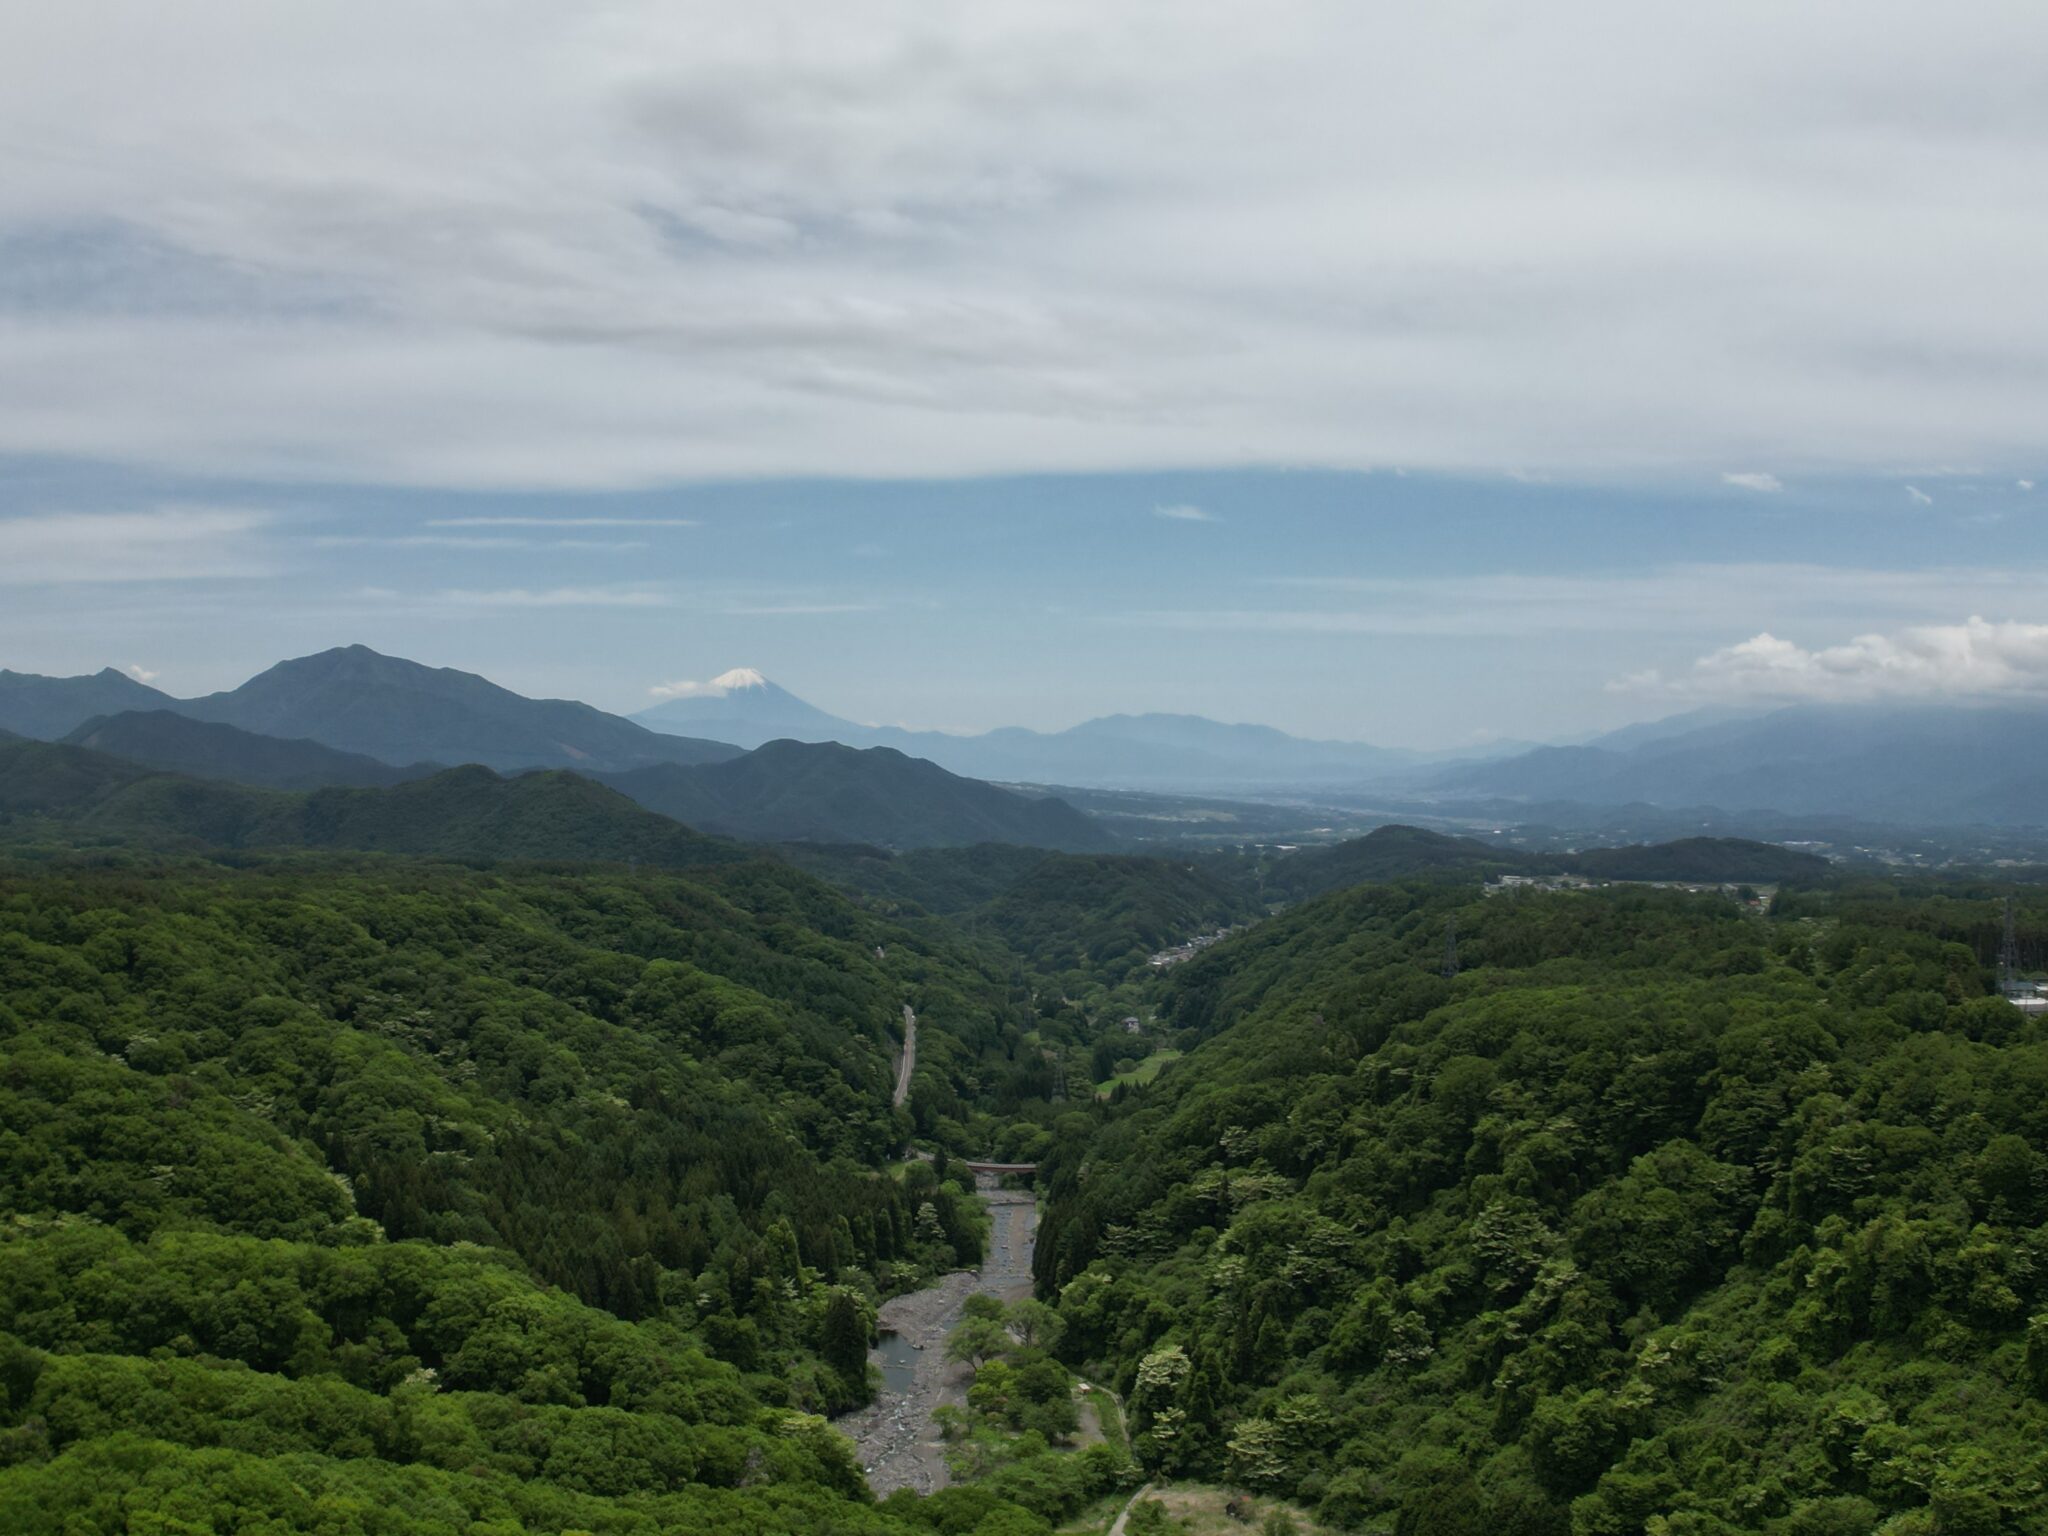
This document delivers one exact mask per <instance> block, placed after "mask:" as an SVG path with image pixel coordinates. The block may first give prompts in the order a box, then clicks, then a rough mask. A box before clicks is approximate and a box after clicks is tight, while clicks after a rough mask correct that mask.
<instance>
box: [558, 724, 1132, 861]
mask: <svg viewBox="0 0 2048 1536" xmlns="http://www.w3.org/2000/svg"><path fill="white" fill-rule="evenodd" d="M599 777H601V778H603V779H604V781H605V782H606V783H608V784H610V785H612V786H613V787H614V788H617V789H619V790H621V791H623V792H624V793H625V794H628V795H630V796H632V798H633V799H635V800H637V801H639V802H640V804H642V805H644V806H646V807H647V808H648V809H650V810H654V811H659V812H660V813H661V814H662V815H664V816H672V817H674V818H675V819H676V820H677V821H681V822H685V823H687V824H688V825H690V826H693V827H699V828H702V829H703V830H705V831H707V832H717V833H721V834H723V835H725V836H728V837H737V838H743V839H746V840H748V841H753V842H794V841H807V842H824V843H869V844H876V845H879V846H881V847H886V848H932V847H944V846H954V845H972V844H976V843H1008V844H1012V845H1015V846H1019V847H1027V848H1061V849H1067V850H1070V851H1086V850H1090V849H1099V848H1108V847H1110V846H1112V845H1113V843H1114V841H1115V839H1113V838H1112V837H1110V835H1109V834H1108V833H1106V832H1104V831H1103V830H1102V828H1101V826H1100V825H1098V824H1097V823H1096V822H1095V821H1094V819H1093V818H1091V817H1088V816H1084V815H1083V814H1082V813H1081V812H1079V811H1077V810H1075V809H1074V808H1073V807H1072V806H1071V805H1068V804H1067V803H1066V802H1065V801H1064V800H1058V799H1054V798H1051V797H1047V796H1032V795H1025V794H1020V793H1018V792H1017V791H1015V790H1010V789H1003V788H1001V787H999V786H997V785H994V784H984V783H982V782H981V781H980V780H978V779H964V778H961V777H960V776H959V775H958V774H953V773H948V772H947V771H946V770H945V769H943V768H941V767H939V766H938V765H937V764H935V763H928V762H925V761H923V760H921V759H919V758H914V757H906V756H905V755H904V754H903V753H901V752H897V751H895V750H893V749H891V748H888V747H872V748H869V749H867V750H866V751H861V750H857V749H855V748H853V747H843V746H840V745H839V744H838V743H836V742H819V743H807V742H799V741H771V742H769V743H767V744H766V745H765V746H762V747H760V748H758V749H756V750H755V751H752V752H749V753H747V754H746V755H745V756H744V757H737V758H734V759H732V760H731V761H729V762H723V763H708V764H700V765H696V766H689V767H684V766H679V765H676V764H659V765H656V766H653V767H647V768H636V769H634V770H633V771H631V772H629V773H616V774H603V775H599Z"/></svg>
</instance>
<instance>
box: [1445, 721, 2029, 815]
mask: <svg viewBox="0 0 2048 1536" xmlns="http://www.w3.org/2000/svg"><path fill="white" fill-rule="evenodd" d="M1658 724H1661V725H1664V726H1666V727H1669V728H1668V729H1661V730H1660V729H1657V728H1656V727H1655V726H1654V725H1653V726H1652V727H1643V728H1631V729H1630V730H1629V731H1623V732H1616V733H1614V734H1612V735H1610V736H1607V737H1603V738H1599V739H1596V740H1595V741H1594V742H1592V743H1590V744H1588V745H1585V746H1580V747H1546V748H1541V749H1538V750H1537V751H1533V752H1528V753H1524V754H1522V755H1520V756H1517V757H1511V758H1507V759H1505V760H1502V761H1499V762H1491V763H1481V764H1463V765H1458V766H1454V767H1449V768H1444V769H1439V770H1436V771H1435V772H1433V773H1432V774H1430V775H1429V776H1428V777H1427V779H1426V781H1425V783H1426V787H1427V788H1428V789H1429V791H1430V792H1431V793H1433V794H1434V795H1436V796H1438V797H1441V798H1472V799H1493V798H1498V799H1507V800H1521V801H1569V802H1575V803H1578V804H1582V805H1593V806H1616V805H1628V804H1637V803H1639V804H1644V805H1651V806H1713V807H1718V808H1720V809H1722V810H1725V811H1777V812H1781V813H1785V814H1791V815H1829V816H1841V817H1852V818H1857V819H1860V820H1866V821H1877V822H1887V823H1892V824H1899V825H1920V826H1937V825H1967V824H1984V825H1994V826H2048V708H2044V707H2042V706H2040V705H2034V704H2027V705H1998V704H1912V705H1900V704H1827V705H1823V704H1809V705H1796V706H1793V707H1790V708H1785V709H1778V710H1773V711H1770V712H1768V713H1761V714H1758V713H1745V712H1721V713H1718V714H1715V715H1710V716H1705V717H1701V716H1692V717H1678V718H1677V719H1676V720H1674V721H1668V722H1659V723H1658Z"/></svg>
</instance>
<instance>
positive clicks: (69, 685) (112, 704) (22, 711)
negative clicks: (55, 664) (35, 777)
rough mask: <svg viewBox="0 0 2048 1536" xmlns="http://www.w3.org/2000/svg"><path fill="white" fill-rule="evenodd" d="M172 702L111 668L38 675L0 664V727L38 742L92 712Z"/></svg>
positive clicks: (64, 731)
mask: <svg viewBox="0 0 2048 1536" xmlns="http://www.w3.org/2000/svg"><path fill="white" fill-rule="evenodd" d="M177 702H178V701H177V700H176V699H173V698H172V697H171V696H170V695H169V694H167V693H160V692H158V691H157V690H156V689H154V688H152V687H150V686H149V685H148V684H147V683H138V682H137V681H135V679H134V678H132V677H130V676H129V675H128V674H127V673H125V672H116V671H115V670H114V669H113V668H112V667H106V668H103V669H101V670H100V671H98V672H95V673H93V674H92V675H91V676H89V677H41V676H38V675H37V674H35V673H33V672H10V671H8V670H7V669H6V668H4V667H0V728H4V729H6V730H8V731H10V732H12V733H14V734H15V735H18V736H31V737H34V738H35V739H36V740H38V741H55V740H56V739H57V738H58V737H60V736H64V735H68V734H69V733H70V732H72V731H73V730H76V729H77V728H78V726H79V725H80V724H82V723H83V722H85V721H87V720H90V719H92V718H93V717H94V716H95V715H113V714H119V713H120V712H121V711H123V710H129V709H169V708H173V707H175V706H176V704H177Z"/></svg>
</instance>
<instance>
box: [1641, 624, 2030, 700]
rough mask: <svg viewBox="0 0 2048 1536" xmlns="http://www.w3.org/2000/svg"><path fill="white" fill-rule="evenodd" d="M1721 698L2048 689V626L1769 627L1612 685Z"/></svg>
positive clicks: (1967, 693)
mask: <svg viewBox="0 0 2048 1536" xmlns="http://www.w3.org/2000/svg"><path fill="white" fill-rule="evenodd" d="M1612 686H1613V687H1614V688H1615V690H1616V691H1620V692H1656V693H1664V694H1673V695H1683V696H1689V697H1707V698H1715V699H1777V700H1801V701H1818V702H1832V703H1842V702H1855V701H1863V700H1872V699H1911V698H1962V697H1982V696H2030V697H2041V696H2048V624H2028V623H2017V622H2004V623H1992V622H1988V621H1986V620H1984V619H1982V618H1976V617H1972V618H1970V619H1968V620H1966V621H1965V622H1964V623H1961V624H1924V625H1915V626H1913V627H1911V628H1907V629H1903V630H1900V631H1898V632H1897V633H1895V634H1890V635H1885V634H1867V635H1858V636H1856V637H1855V638H1854V639H1852V640H1848V641H1845V642H1843V643H1842V644H1839V645H1831V646H1823V647H1821V648H1820V649H1818V650H1808V649H1807V648H1805V647H1804V646H1801V645H1798V644H1795V643H1794V642H1792V641H1790V640H1783V639H1780V638H1779V637H1778V636H1776V635H1773V634H1771V633H1769V632H1768V631H1766V632H1764V633H1762V634H1758V635H1755V636H1753V637H1752V638H1750V639H1748V640H1744V641H1742V642H1741V643H1740V644H1738V645H1731V646H1726V647H1724V648H1723V649H1721V650H1718V651H1713V652H1711V653H1709V654H1708V655H1705V656H1702V657H1700V658H1699V660H1697V661H1696V662H1694V663H1693V665H1692V668H1691V670H1690V671H1689V672H1688V673H1686V674H1684V675H1683V676H1680V677H1676V678H1669V679H1667V678H1665V677H1663V676H1661V675H1659V674H1658V673H1656V672H1655V671H1649V672H1642V673H1636V674H1633V675H1632V676H1630V677H1627V678H1623V679H1621V680H1620V681H1619V682H1617V683H1616V684H1614V685H1612Z"/></svg>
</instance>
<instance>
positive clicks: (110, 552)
mask: <svg viewBox="0 0 2048 1536" xmlns="http://www.w3.org/2000/svg"><path fill="white" fill-rule="evenodd" d="M272 522H273V519H272V517H271V514H270V513H268V512H265V511H256V510H251V509H249V508H245V507H192V506H173V507H158V508H154V509H151V510H148V511H141V512H47V513H31V514H29V515H27V516H23V517H8V518H0V585H31V584H37V583H45V582H47V583H76V582H98V581H110V582H141V581H205V580H221V579H239V578H252V577H260V576H268V575H271V574H273V573H274V570H275V562H274V560H273V559H272V557H271V555H270V553H269V552H268V549H267V546H266V545H265V544H264V542H263V535H264V534H265V532H266V531H267V530H268V529H269V528H270V526H271V524H272Z"/></svg>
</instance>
